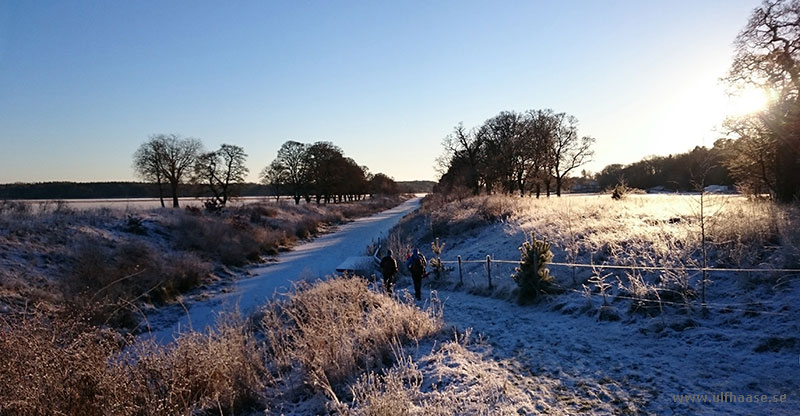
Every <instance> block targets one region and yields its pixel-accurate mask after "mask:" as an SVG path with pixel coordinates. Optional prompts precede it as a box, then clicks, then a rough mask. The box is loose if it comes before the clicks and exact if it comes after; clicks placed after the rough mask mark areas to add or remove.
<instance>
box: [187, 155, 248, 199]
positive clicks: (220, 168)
mask: <svg viewBox="0 0 800 416" xmlns="http://www.w3.org/2000/svg"><path fill="white" fill-rule="evenodd" d="M246 159H247V153H245V152H244V148H242V147H241V146H236V145H230V144H223V145H221V146H220V148H219V150H216V151H213V152H208V153H203V154H202V155H200V156H199V157H198V158H197V163H195V166H194V171H195V179H196V181H197V182H199V183H203V184H205V185H206V187H207V188H208V190H209V191H210V192H211V195H212V197H211V199H210V200H209V201H207V202H206V206H207V207H209V208H214V209H219V208H224V207H225V205H227V203H228V201H229V200H230V198H231V196H233V194H234V193H235V192H234V191H235V186H236V185H237V184H241V183H242V182H244V180H245V176H246V175H247V173H248V172H249V170H248V169H247V166H245V160H246Z"/></svg>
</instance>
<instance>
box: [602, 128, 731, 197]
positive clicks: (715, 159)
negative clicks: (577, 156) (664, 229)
mask: <svg viewBox="0 0 800 416" xmlns="http://www.w3.org/2000/svg"><path fill="white" fill-rule="evenodd" d="M726 145H727V142H725V141H724V140H718V141H717V142H716V143H714V147H712V148H710V149H709V148H706V147H704V146H697V147H695V148H694V149H692V150H691V151H689V152H686V153H679V154H676V155H669V156H650V157H646V158H644V159H642V160H640V161H638V162H634V163H631V164H628V165H622V164H619V163H615V164H611V165H608V166H606V167H605V168H603V170H601V171H600V172H598V173H597V174H596V175H594V178H595V180H597V182H598V186H599V187H600V189H609V188H612V187H614V186H616V185H618V184H625V185H626V186H630V187H632V188H639V189H650V188H655V187H663V188H664V189H665V190H670V191H694V190H699V189H700V188H702V187H704V186H706V185H712V184H713V185H724V186H732V185H733V184H734V182H733V179H732V178H731V176H730V174H729V171H728V168H727V167H726V166H725V161H726V160H727V158H728V151H727V146H726Z"/></svg>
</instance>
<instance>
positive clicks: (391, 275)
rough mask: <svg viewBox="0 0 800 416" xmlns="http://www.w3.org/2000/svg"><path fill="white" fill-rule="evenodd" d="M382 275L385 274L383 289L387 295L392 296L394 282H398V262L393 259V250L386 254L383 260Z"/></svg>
mask: <svg viewBox="0 0 800 416" xmlns="http://www.w3.org/2000/svg"><path fill="white" fill-rule="evenodd" d="M381 273H383V287H384V289H386V293H388V294H390V295H391V294H392V289H393V288H394V282H395V281H396V280H397V260H395V259H394V257H392V250H389V251H387V252H386V256H384V257H383V258H382V259H381Z"/></svg>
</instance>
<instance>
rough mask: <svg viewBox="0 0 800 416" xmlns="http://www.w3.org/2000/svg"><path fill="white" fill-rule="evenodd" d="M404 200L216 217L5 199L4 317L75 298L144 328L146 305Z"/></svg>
mask: <svg viewBox="0 0 800 416" xmlns="http://www.w3.org/2000/svg"><path fill="white" fill-rule="evenodd" d="M399 202H400V200H399V199H398V198H378V199H375V200H371V201H362V202H358V203H350V204H338V205H328V206H317V205H314V204H302V205H299V206H295V205H294V204H290V203H288V202H287V203H278V204H276V203H274V202H269V203H263V204H256V203H251V204H247V205H243V206H237V207H232V208H230V209H228V210H226V211H224V212H222V213H220V214H209V213H206V212H203V211H201V210H198V209H196V208H190V209H185V210H184V209H182V210H173V209H149V210H138V211H126V210H118V209H108V208H92V209H76V208H74V206H71V205H68V204H61V203H53V202H42V203H23V202H14V201H0V314H8V313H19V312H23V311H25V310H27V309H30V308H33V307H35V308H37V309H57V308H61V307H64V306H65V303H70V304H71V306H70V307H72V308H74V307H81V308H83V307H91V308H97V310H96V311H95V316H96V319H98V320H99V321H100V322H109V323H112V324H115V325H135V324H136V321H137V316H138V315H140V314H139V313H138V312H137V311H136V309H137V307H138V306H140V305H141V304H142V303H147V304H154V305H159V304H163V303H167V302H171V301H173V300H174V299H176V298H177V297H178V296H179V295H180V294H182V293H185V292H187V291H189V290H191V289H193V288H195V287H197V286H199V285H203V284H206V283H209V282H212V281H216V280H219V279H220V278H221V277H225V276H229V275H230V272H229V270H228V269H227V268H226V267H227V266H242V265H245V264H248V263H252V262H258V261H260V260H261V259H262V258H263V256H268V255H274V254H277V253H278V252H279V251H280V250H284V249H288V248H290V247H291V246H292V245H293V244H294V243H295V242H296V241H298V240H299V239H304V238H308V237H311V236H313V235H315V234H317V233H319V232H321V231H323V230H324V229H325V227H327V226H330V225H334V224H339V223H343V222H346V221H349V220H351V219H353V218H356V217H359V216H364V215H368V214H371V213H374V212H378V211H382V210H384V209H386V208H387V207H390V206H394V205H396V204H397V203H399Z"/></svg>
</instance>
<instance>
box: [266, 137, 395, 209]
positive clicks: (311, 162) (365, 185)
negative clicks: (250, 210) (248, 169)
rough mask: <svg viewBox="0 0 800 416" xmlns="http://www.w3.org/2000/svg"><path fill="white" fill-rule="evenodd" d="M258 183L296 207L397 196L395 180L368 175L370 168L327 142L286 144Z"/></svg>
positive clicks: (291, 142)
mask: <svg viewBox="0 0 800 416" xmlns="http://www.w3.org/2000/svg"><path fill="white" fill-rule="evenodd" d="M261 180H262V183H265V184H268V185H270V186H272V188H273V189H275V190H276V193H275V195H276V196H278V195H289V196H290V197H291V198H292V199H294V202H295V204H299V203H300V201H301V200H302V199H304V200H305V201H306V202H311V201H312V200H314V201H316V203H318V204H319V203H326V204H327V203H329V202H346V201H353V200H360V199H362V198H363V197H364V196H365V195H368V194H369V195H374V194H397V193H399V188H398V186H397V183H396V182H395V181H394V179H392V178H390V177H389V176H387V175H385V174H383V173H376V174H374V175H373V174H371V173H370V172H369V168H367V167H366V166H360V165H359V164H358V163H357V162H356V161H355V160H353V159H352V158H350V157H347V156H345V154H344V151H342V149H341V148H339V147H338V146H336V145H334V144H333V143H331V142H327V141H318V142H315V143H311V144H308V143H301V142H297V141H293V140H290V141H287V142H285V143H284V144H283V145H282V146H281V148H280V149H279V150H278V155H277V157H276V158H275V159H274V160H273V161H272V163H270V164H269V165H268V166H267V167H265V168H264V170H262V171H261Z"/></svg>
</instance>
